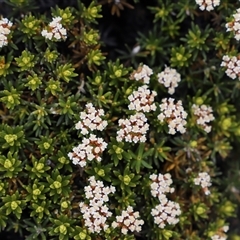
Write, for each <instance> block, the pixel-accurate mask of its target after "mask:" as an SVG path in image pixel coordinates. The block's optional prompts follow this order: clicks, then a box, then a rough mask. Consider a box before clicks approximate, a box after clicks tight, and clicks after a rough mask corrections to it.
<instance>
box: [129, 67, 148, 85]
mask: <svg viewBox="0 0 240 240" xmlns="http://www.w3.org/2000/svg"><path fill="white" fill-rule="evenodd" d="M152 74H153V70H152V69H151V68H150V67H148V66H147V65H145V64H144V65H143V66H140V67H139V68H138V69H137V70H136V71H134V72H133V73H132V74H131V76H130V79H133V80H136V81H143V83H145V84H149V81H150V76H151V75H152Z"/></svg>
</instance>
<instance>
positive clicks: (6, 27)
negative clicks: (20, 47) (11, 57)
mask: <svg viewBox="0 0 240 240" xmlns="http://www.w3.org/2000/svg"><path fill="white" fill-rule="evenodd" d="M11 27H12V22H10V21H9V20H8V19H7V18H2V19H1V20H0V48H2V47H4V46H6V45H7V44H8V35H9V33H10V32H11V31H10V29H11Z"/></svg>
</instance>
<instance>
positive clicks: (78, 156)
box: [68, 134, 107, 167]
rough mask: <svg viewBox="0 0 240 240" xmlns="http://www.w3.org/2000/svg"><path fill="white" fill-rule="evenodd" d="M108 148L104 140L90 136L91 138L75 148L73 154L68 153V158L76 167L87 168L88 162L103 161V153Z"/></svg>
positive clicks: (84, 139)
mask: <svg viewBox="0 0 240 240" xmlns="http://www.w3.org/2000/svg"><path fill="white" fill-rule="evenodd" d="M106 148H107V143H106V142H104V140H103V139H102V138H98V137H96V135H94V134H90V137H89V138H83V141H82V143H81V144H79V145H78V146H77V147H74V148H73V152H70V153H68V157H69V158H70V159H71V160H72V162H73V164H74V165H80V166H81V167H85V166H86V164H87V160H89V161H92V160H93V159H96V160H97V161H98V162H100V161H101V160H102V158H101V155H102V152H103V151H104V150H105V149H106Z"/></svg>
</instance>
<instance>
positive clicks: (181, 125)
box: [158, 98, 187, 134]
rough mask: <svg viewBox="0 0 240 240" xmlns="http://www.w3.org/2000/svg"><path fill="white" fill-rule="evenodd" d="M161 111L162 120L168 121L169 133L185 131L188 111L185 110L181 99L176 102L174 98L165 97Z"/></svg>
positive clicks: (159, 116) (159, 118) (160, 118)
mask: <svg viewBox="0 0 240 240" xmlns="http://www.w3.org/2000/svg"><path fill="white" fill-rule="evenodd" d="M160 110H161V113H160V114H159V115H158V120H159V121H160V122H164V121H166V122H167V123H168V128H169V132H168V133H169V134H175V133H176V131H178V132H180V133H185V132H186V128H185V125H186V124H187V121H186V120H185V119H186V118H187V113H186V112H185V111H184V109H183V106H182V101H181V100H179V101H178V102H177V103H176V104H174V99H173V98H168V99H167V98H164V99H162V103H161V104H160Z"/></svg>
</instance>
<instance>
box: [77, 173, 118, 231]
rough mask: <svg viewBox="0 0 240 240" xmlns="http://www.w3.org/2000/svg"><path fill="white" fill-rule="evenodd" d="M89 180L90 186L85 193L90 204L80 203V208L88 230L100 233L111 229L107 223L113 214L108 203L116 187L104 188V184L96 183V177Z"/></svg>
mask: <svg viewBox="0 0 240 240" xmlns="http://www.w3.org/2000/svg"><path fill="white" fill-rule="evenodd" d="M88 180H89V183H90V184H89V185H88V186H86V187H85V188H84V192H85V196H86V199H88V201H89V203H84V202H80V204H79V207H80V211H81V213H82V214H83V219H84V222H85V226H86V227H87V228H88V230H89V231H90V232H92V233H99V232H100V231H102V230H104V231H105V230H107V229H108V228H109V225H108V224H107V222H106V221H107V219H108V217H111V216H112V213H111V212H110V211H109V208H108V207H107V205H106V203H107V202H108V201H109V198H108V195H109V194H110V193H114V192H115V187H113V186H110V187H104V184H103V182H102V181H99V180H98V181H96V179H95V177H94V176H92V177H90V178H89V179H88Z"/></svg>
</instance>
